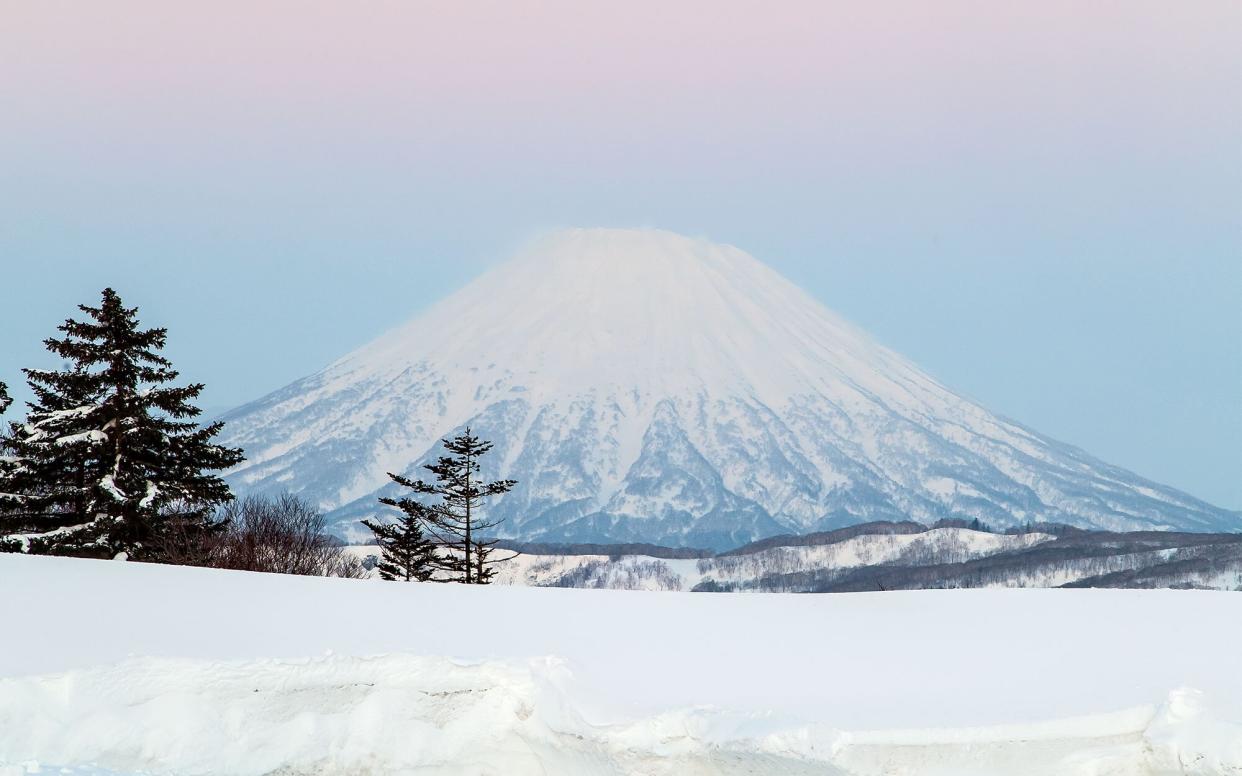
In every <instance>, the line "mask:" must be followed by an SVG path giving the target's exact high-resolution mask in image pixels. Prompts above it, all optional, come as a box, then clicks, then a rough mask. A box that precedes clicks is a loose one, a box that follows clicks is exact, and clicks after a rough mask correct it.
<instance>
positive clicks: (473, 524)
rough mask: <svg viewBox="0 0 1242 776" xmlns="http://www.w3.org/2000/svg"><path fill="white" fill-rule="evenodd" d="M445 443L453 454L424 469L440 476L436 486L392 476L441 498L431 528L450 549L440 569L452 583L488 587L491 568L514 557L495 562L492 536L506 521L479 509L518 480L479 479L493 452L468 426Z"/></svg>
mask: <svg viewBox="0 0 1242 776" xmlns="http://www.w3.org/2000/svg"><path fill="white" fill-rule="evenodd" d="M442 442H443V444H444V449H445V451H446V452H447V453H449V454H448V455H445V456H441V457H440V458H439V460H437V461H436V462H435V463H432V464H426V465H425V466H424V467H423V468H424V469H426V470H427V471H429V472H431V473H432V474H434V475H435V481H434V482H430V483H429V482H424V481H423V480H411V479H408V478H406V477H402V476H400V475H396V474H392V473H391V472H390V473H389V475H388V476H389V477H391V478H392V480H393V482H396V483H397V484H399V485H402V486H404V487H406V488H410V489H412V490H413V491H414V492H415V493H419V494H422V495H427V496H435V497H436V498H437V500H436V501H435V502H433V503H431V504H428V505H427V506H428V507H429V509H430V510H431V513H432V515H433V519H432V520H431V521H430V522H429V523H427V526H428V529H429V531H430V533H431V534H432V536H433V537H434V538H435V540H436V544H437V545H438V546H440V547H442V548H444V549H446V550H448V552H446V553H444V554H442V555H441V556H440V566H441V568H443V569H444V570H445V571H447V572H448V577H449V579H451V580H454V581H458V582H465V583H466V584H486V583H487V582H489V581H490V580H491V578H492V576H493V574H494V571H493V570H492V569H491V568H490V567H491V566H492V565H494V564H496V563H500V562H503V561H505V560H509V558H508V557H506V558H502V559H497V560H491V559H490V555H491V553H492V548H493V547H494V546H495V544H496V539H495V537H494V536H493V534H492V533H491V532H492V529H494V528H495V527H496V526H498V525H500V523H501V521H500V520H495V521H490V520H485V519H483V518H482V517H481V516H480V514H479V510H480V508H481V507H482V506H483V501H484V499H486V498H489V497H491V496H499V495H500V494H502V493H507V492H509V491H510V490H512V489H513V486H514V485H516V484H517V481H516V480H496V481H494V482H486V481H483V480H481V479H480V478H479V471H480V466H479V459H480V458H482V457H483V456H484V455H486V454H487V453H488V451H490V450H491V449H492V443H491V442H487V441H484V440H482V439H480V438H479V437H477V436H475V435H474V434H472V433H470V429H469V427H467V428H466V430H465V432H463V433H461V434H459V435H457V436H455V437H453V438H452V439H445V440H442ZM510 557H512V556H510Z"/></svg>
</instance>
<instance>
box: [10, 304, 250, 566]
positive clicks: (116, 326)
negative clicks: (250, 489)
mask: <svg viewBox="0 0 1242 776" xmlns="http://www.w3.org/2000/svg"><path fill="white" fill-rule="evenodd" d="M79 309H80V310H81V311H82V312H84V313H85V314H86V320H84V321H78V320H74V319H72V318H70V319H69V320H67V321H65V323H64V324H62V325H61V326H59V327H58V328H59V330H60V331H61V332H62V333H63V335H64V336H62V337H59V338H57V337H53V338H49V339H47V340H45V341H44V344H45V345H46V346H47V348H48V350H50V351H51V352H52V353H54V354H56V355H58V356H60V357H61V358H63V359H65V360H66V361H67V362H68V366H67V367H66V368H65V369H63V370H41V369H26V370H23V371H24V372H25V373H26V378H27V382H28V383H29V384H30V388H31V390H32V391H33V392H34V394H35V400H34V401H33V402H31V404H30V412H29V413H28V414H27V418H26V422H25V423H23V424H13V425H12V426H11V428H10V433H9V435H8V437H7V438H6V439H5V440H4V446H5V448H6V451H7V452H8V454H9V458H10V460H11V461H12V465H11V466H10V467H9V470H8V471H7V472H5V473H3V477H4V481H3V482H2V483H0V492H4V493H8V494H11V495H10V496H8V497H7V498H8V499H9V502H10V504H11V505H15V506H16V511H17V513H18V515H19V517H18V518H17V519H18V520H20V521H21V522H22V523H23V524H24V528H25V529H26V530H27V531H28V532H29V533H31V534H34V535H33V536H31V537H30V538H29V539H28V547H29V549H30V551H32V552H45V553H52V554H66V555H86V556H96V557H118V556H121V557H133V556H142V555H144V554H145V555H148V556H150V555H151V554H152V545H153V543H155V542H156V541H157V540H158V539H159V538H160V533H161V530H162V528H163V527H164V526H165V525H166V524H167V522H168V521H169V520H170V519H174V518H175V519H177V520H178V521H179V522H180V525H181V526H182V529H183V530H184V526H185V524H186V522H187V521H189V522H190V523H193V522H195V521H201V522H202V523H203V524H204V525H207V524H208V523H209V520H210V514H211V512H212V510H213V509H214V508H215V507H216V506H218V505H219V504H221V503H223V502H225V501H228V500H230V499H231V498H232V494H231V493H230V492H229V489H228V486H227V485H226V484H225V483H224V481H223V480H222V479H220V478H219V477H218V476H216V475H215V474H213V473H212V472H214V471H217V470H221V469H225V468H228V467H230V466H233V465H235V464H237V463H239V462H241V461H242V460H243V459H242V452H241V450H239V449H234V448H228V447H223V446H220V445H217V444H214V443H213V441H212V440H213V438H214V437H215V436H216V435H217V434H218V433H219V432H220V429H221V428H222V427H223V424H222V423H219V422H216V423H212V424H210V425H207V426H200V425H199V424H198V423H197V422H195V421H194V420H193V419H194V418H196V417H197V416H198V415H199V414H200V410H199V409H198V408H197V407H196V406H194V404H193V403H192V402H193V401H194V400H195V399H197V398H198V395H199V394H200V393H201V392H202V390H203V385H202V384H201V383H195V384H191V385H186V386H182V387H176V386H171V385H169V383H172V382H173V381H175V380H176V379H177V376H178V373H177V371H176V370H174V369H173V368H172V364H171V363H170V362H169V361H168V359H166V358H164V357H163V356H162V355H160V354H159V351H160V350H162V349H163V347H164V345H165V342H166V340H167V334H168V332H167V330H166V329H163V328H155V329H142V328H140V326H139V323H138V317H137V312H138V308H136V307H133V308H127V307H125V306H124V304H122V302H121V299H120V297H119V296H117V294H116V292H115V291H113V290H112V289H110V288H108V289H104V291H103V295H102V301H101V303H100V305H99V307H89V306H87V305H79ZM122 553H124V556H122V555H121V554H122Z"/></svg>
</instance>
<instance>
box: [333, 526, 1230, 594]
mask: <svg viewBox="0 0 1242 776" xmlns="http://www.w3.org/2000/svg"><path fill="white" fill-rule="evenodd" d="M856 531H857V532H858V533H855V532H856ZM838 534H840V536H838ZM783 541H784V542H786V543H783V544H779V545H774V546H770V547H767V546H750V547H743V548H740V549H738V550H735V551H732V552H726V553H722V554H719V555H716V556H715V557H711V556H707V557H669V556H670V555H671V554H675V553H668V552H660V553H659V554H658V555H652V554H644V553H643V552H641V551H636V550H626V549H624V548H623V547H621V546H614V547H612V548H609V547H608V546H606V545H605V546H597V545H584V546H583V547H584V549H581V550H580V549H577V548H574V547H562V548H559V549H558V548H557V547H556V546H555V545H546V546H540V545H534V546H527V547H526V548H525V549H523V550H522V551H521V553H520V554H517V555H512V556H511V557H510V559H509V560H508V561H506V562H504V563H501V564H500V565H498V566H497V567H496V572H497V573H496V579H495V582H496V583H498V584H502V585H528V586H532V587H578V588H588V589H605V590H665V591H701V592H734V591H737V592H766V593H771V592H777V593H824V592H868V591H881V590H926V589H944V588H988V587H992V588H999V587H1067V586H1068V587H1134V588H1180V589H1202V590H1238V591H1242V534H1204V533H1176V532H1168V531H1147V532H1137V533H1132V534H1124V533H1122V534H1118V533H1105V532H1083V531H1077V530H1075V531H1068V532H1064V533H1061V534H1059V535H1054V534H1050V533H1043V532H1040V531H1031V532H1029V533H1021V534H994V533H989V532H986V531H975V530H970V529H968V528H954V527H945V528H931V529H923V528H922V527H918V526H916V524H913V523H898V524H864V525H861V526H856V527H854V528H851V529H838V530H837V531H833V532H829V533H827V534H810V535H807V536H804V537H798V538H797V539H796V540H794V539H791V538H790V537H784V539H783ZM346 551H347V552H349V553H350V554H351V555H354V556H355V557H357V558H359V559H360V560H362V561H363V562H364V564H365V565H367V566H368V567H369V568H371V569H372V571H371V574H372V576H375V575H377V574H378V572H375V571H374V563H375V562H376V558H378V556H379V553H380V550H379V548H378V547H376V546H374V545H370V546H368V545H357V546H352V547H348V548H347V550H346ZM653 551H654V550H653Z"/></svg>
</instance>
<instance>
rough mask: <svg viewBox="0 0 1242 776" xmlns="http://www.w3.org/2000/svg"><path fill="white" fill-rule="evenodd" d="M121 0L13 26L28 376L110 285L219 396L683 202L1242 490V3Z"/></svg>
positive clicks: (10, 260) (55, 10)
mask: <svg viewBox="0 0 1242 776" xmlns="http://www.w3.org/2000/svg"><path fill="white" fill-rule="evenodd" d="M123 5H126V6H133V8H132V10H133V11H134V13H132V14H130V15H128V16H127V15H126V14H123V13H120V12H118V11H116V6H112V7H111V10H109V11H108V12H106V13H105V12H104V11H100V10H97V9H85V8H83V7H82V6H81V4H64V5H62V4H59V3H54V2H48V3H30V4H28V5H18V6H17V8H18V9H19V10H17V12H16V13H14V14H10V18H9V19H8V20H7V21H6V23H5V24H4V25H3V26H2V27H0V97H3V99H4V103H5V104H6V105H7V106H9V107H8V109H6V113H7V115H6V118H5V120H4V127H3V128H2V129H0V133H2V134H0V137H2V138H3V143H0V286H2V287H3V297H2V298H3V299H4V302H3V305H2V306H0V380H4V381H6V382H8V383H9V384H10V385H11V386H12V387H14V388H17V389H18V390H17V391H16V393H17V395H18V397H19V398H25V397H26V395H27V394H26V393H25V392H24V390H22V388H21V386H20V385H16V386H15V385H13V384H14V383H17V382H19V377H20V372H19V368H20V367H21V366H26V365H35V364H47V363H48V362H47V359H46V357H45V356H44V355H43V353H42V351H41V348H40V346H39V340H41V339H42V338H43V337H46V336H48V335H49V334H51V333H52V331H53V329H54V327H55V325H56V324H57V323H58V322H59V321H60V320H62V319H63V318H64V317H66V316H67V315H69V314H70V313H71V312H72V311H73V306H74V304H76V303H77V302H79V301H93V300H94V299H96V298H97V294H98V292H99V290H100V289H101V288H102V287H103V286H105V285H113V286H114V287H116V288H117V289H118V290H119V291H120V292H121V293H122V295H123V296H124V298H125V299H127V300H128V301H129V302H131V303H134V304H138V305H140V306H141V307H142V309H143V314H144V319H145V320H146V321H147V322H149V323H151V324H159V325H166V326H168V327H169V328H170V330H171V335H170V336H171V345H170V352H171V354H172V356H173V357H174V358H175V359H176V361H177V364H178V366H179V367H181V368H182V370H183V372H184V373H185V375H186V376H187V377H188V378H192V379H195V380H203V381H205V382H207V383H208V386H209V390H208V394H207V402H206V403H207V404H208V405H210V406H211V407H213V408H223V407H226V406H229V405H233V404H236V403H241V402H244V401H246V400H249V399H252V398H256V397H258V396H259V395H262V394H263V393H265V392H267V391H270V390H272V389H275V388H278V387H280V386H281V385H283V384H285V383H287V382H289V381H291V380H293V379H295V378H297V377H299V376H302V375H304V374H307V373H309V372H312V371H314V370H316V369H318V368H319V367H321V366H323V365H325V364H326V363H328V362H329V361H331V360H333V359H334V358H336V357H337V356H339V355H342V354H343V353H345V352H346V351H348V350H350V349H351V348H353V347H355V346H357V345H359V344H361V343H363V342H365V341H366V340H368V339H370V338H371V337H372V336H374V335H376V334H378V333H380V332H381V331H383V330H384V329H386V328H388V327H390V326H392V325H394V324H396V323H398V322H400V321H402V320H404V319H406V318H407V317H409V316H410V315H411V314H412V313H414V312H417V311H418V310H419V309H421V308H422V307H424V306H425V305H427V304H428V303H429V302H431V301H434V300H435V299H437V298H439V297H440V296H442V295H443V294H444V293H446V292H447V291H449V290H451V289H453V288H455V287H457V286H459V285H461V284H463V283H465V282H467V281H468V280H469V279H470V278H471V277H473V276H474V275H475V274H477V272H478V271H480V269H482V268H483V267H484V266H486V265H487V264H488V263H490V262H492V261H494V260H496V259H499V258H501V257H503V256H504V255H505V254H507V253H508V252H509V251H510V250H511V249H512V248H514V247H515V246H517V245H518V244H520V243H521V242H522V241H523V240H525V239H526V238H527V237H528V236H529V235H531V234H533V233H535V232H537V231H539V230H541V229H545V228H549V227H555V226H565V225H575V226H576V225H582V226H591V225H612V226H627V225H643V226H658V227H663V228H667V229H672V230H676V231H681V232H686V233H690V234H695V235H703V236H707V237H709V238H711V239H713V240H717V241H722V242H731V243H734V244H736V245H738V246H740V247H742V248H743V249H745V250H747V251H749V252H751V253H752V254H754V255H755V256H757V257H758V258H760V259H762V260H764V261H766V262H768V263H769V264H771V265H772V266H774V267H775V268H776V269H778V270H779V271H781V272H782V273H784V274H786V275H787V276H788V277H790V278H791V279H793V280H794V281H796V282H798V283H799V284H801V285H802V286H804V287H805V288H806V289H807V290H808V291H810V292H811V293H812V294H813V295H814V296H816V297H817V298H819V299H820V300H822V301H823V302H825V303H826V304H828V305H829V306H830V307H833V308H835V309H836V310H838V311H840V312H841V313H843V314H845V315H846V316H847V317H849V318H851V319H853V320H854V321H856V322H857V323H859V324H860V325H862V326H863V327H864V328H866V329H868V330H869V331H871V332H872V333H873V334H874V335H876V337H878V338H879V339H880V340H881V341H883V342H885V343H886V344H888V345H890V346H892V347H893V348H895V349H897V350H898V351H900V352H902V353H904V354H906V355H908V356H910V357H911V358H912V359H914V360H915V361H916V362H917V363H919V364H921V365H922V366H923V367H924V368H926V369H927V370H928V371H930V372H931V373H932V374H934V375H936V376H937V377H938V378H940V379H941V380H942V381H944V382H945V383H946V384H948V385H949V386H951V387H953V388H955V389H957V390H959V391H961V392H964V393H967V394H969V395H971V396H973V397H975V398H977V399H979V400H980V401H981V402H982V403H983V404H985V405H986V406H988V407H989V408H991V409H993V410H995V411H997V412H1000V413H1002V414H1004V415H1007V416H1010V417H1012V418H1015V419H1016V420H1018V421H1020V422H1022V423H1024V424H1026V425H1029V426H1031V427H1033V428H1035V429H1037V430H1039V431H1042V432H1044V433H1046V434H1049V435H1051V436H1053V437H1056V438H1059V439H1062V440H1064V441H1068V442H1071V443H1074V444H1077V445H1080V446H1082V447H1084V448H1085V449H1086V450H1088V451H1089V452H1091V453H1093V454H1095V455H1097V456H1099V457H1101V458H1103V459H1105V460H1107V461H1109V462H1112V463H1116V464H1119V465H1122V466H1125V467H1127V468H1130V469H1133V470H1135V471H1136V472H1138V473H1140V474H1142V475H1145V476H1148V477H1151V478H1153V479H1156V480H1159V481H1162V482H1166V483H1169V484H1171V485H1174V486H1177V487H1181V488H1183V489H1186V490H1187V491H1189V492H1191V493H1193V494H1194V495H1197V496H1199V497H1201V498H1205V499H1207V500H1209V501H1212V502H1214V503H1217V504H1219V505H1222V506H1226V507H1232V508H1235V509H1236V508H1240V507H1242V476H1240V475H1242V312H1240V310H1242V146H1240V143H1239V138H1242V51H1240V49H1239V47H1238V46H1237V40H1238V39H1239V37H1240V36H1242V6H1238V5H1237V4H1236V3H1233V2H1219V3H1217V2H1202V3H1191V4H1179V6H1178V7H1176V8H1175V7H1172V5H1171V4H1167V3H1150V4H1149V3H1140V2H1133V3H1116V4H1110V3H1103V4H1098V5H1093V6H1092V10H1091V11H1090V13H1089V14H1084V13H1083V12H1082V11H1081V10H1079V9H1078V7H1077V4H1073V3H1064V4H1059V3H1039V4H1035V3H1031V4H1027V5H1026V6H1025V7H1023V8H1021V9H1019V10H1015V9H1014V7H1013V6H1010V5H1008V4H1006V5H1005V7H1004V8H1002V7H1000V6H999V5H997V4H976V3H971V2H968V1H967V0H960V2H948V3H944V4H936V11H935V12H934V13H932V12H928V11H926V10H925V9H926V8H927V6H922V5H920V4H915V3H911V4H904V5H903V4H898V6H899V7H900V8H902V9H904V10H905V11H906V12H908V13H907V15H903V14H902V13H896V12H894V11H892V10H891V9H890V10H888V11H883V10H869V9H865V8H864V6H865V5H869V4H861V3H857V4H853V5H845V4H837V5H832V4H815V5H813V6H812V5H808V6H804V7H802V11H803V12H804V13H793V12H792V11H790V12H786V13H785V15H784V16H773V15H772V14H771V13H770V12H763V11H761V6H759V5H749V4H724V5H720V4H707V5H704V4H686V5H685V7H684V9H681V10H680V11H679V10H678V8H679V6H677V5H676V4H674V5H673V6H668V5H667V4H663V5H651V6H644V5H642V4H640V5H638V6H635V7H636V8H638V9H640V10H643V11H644V12H645V14H646V15H644V14H638V16H640V17H642V18H639V19H638V21H634V20H633V19H629V18H628V17H627V18H626V19H620V18H612V17H609V18H605V19H584V18H581V17H580V16H575V15H574V13H575V12H574V10H573V9H574V8H575V7H576V6H575V5H574V4H565V5H562V6H559V7H555V6H557V3H547V4H544V5H541V6H538V8H539V9H540V10H539V11H538V12H536V11H533V10H532V12H531V13H530V14H529V15H528V16H526V17H523V18H521V19H516V20H515V19H503V20H498V19H494V18H493V15H489V13H490V11H495V12H496V13H500V11H499V10H498V9H500V8H502V6H491V7H490V11H489V12H488V13H484V12H483V11H478V13H477V14H476V16H477V18H476V17H470V18H465V19H453V20H450V21H451V22H452V23H451V24H450V21H445V20H446V19H448V17H450V16H451V15H452V13H453V12H451V11H450V10H448V9H449V6H441V7H439V8H433V7H431V6H428V5H424V4H417V3H415V4H408V5H406V4H397V5H393V4H374V5H372V4H363V5H359V6H355V7H352V8H350V9H346V7H345V6H337V5H325V6H322V7H320V6H309V5H307V6H300V5H297V4H294V5H288V6H286V5H283V4H281V3H272V4H271V5H265V6H264V7H263V8H264V10H263V11H262V12H254V11H248V12H247V13H249V14H250V15H251V17H254V18H245V19H243V21H245V24H240V23H239V21H238V18H236V17H238V16H239V15H240V14H241V13H242V9H243V8H246V7H247V6H242V5H238V6H236V7H233V8H232V9H231V13H223V12H221V13H218V14H216V15H213V16H211V17H202V16H197V17H189V16H186V13H187V12H185V11H171V10H167V11H161V10H160V8H161V6H160V5H159V4H144V3H138V2H134V3H126V4H123ZM225 7H226V8H227V7H228V6H227V4H226V5H225ZM311 7H314V8H315V9H316V10H315V12H314V13H310V12H306V11H303V10H300V9H303V8H311ZM670 7H671V8H673V9H674V10H672V11H669V10H667V8H670ZM480 8H482V6H480ZM656 8H664V9H666V10H662V11H659V12H658V13H657V12H656V10H654V9H656ZM713 8H715V9H720V8H727V9H728V11H727V12H721V11H718V10H711V9H713ZM919 9H924V10H919ZM475 10H478V9H475ZM485 10H486V9H485ZM139 11H141V13H139ZM160 13H166V14H181V15H180V16H177V17H176V18H170V17H161V16H160V15H159V14H160ZM204 13H206V12H204ZM255 13H259V16H257V17H255V16H254V14H255ZM599 13H604V12H599ZM920 13H921V14H922V15H923V16H922V18H909V17H916V16H919V14H920ZM83 14H95V16H93V17H91V16H83ZM263 14H266V16H264V15H263ZM705 14H717V15H716V16H712V15H706V16H705ZM411 15H413V17H416V18H413V17H411ZM655 17H658V18H655ZM726 17H727V18H726ZM481 20H482V21H481ZM759 22H762V23H759ZM436 24H440V25H442V26H443V27H444V29H442V30H439V31H438V33H434V32H426V31H425V30H426V29H427V28H428V27H429V26H430V27H432V28H434V27H435V25H436ZM403 25H405V26H404V27H403ZM415 28H417V29H419V30H424V33H423V35H424V37H426V38H427V39H428V41H430V42H428V41H424V43H426V45H423V46H417V45H414V43H412V42H411V41H409V40H408V39H407V38H406V37H404V35H403V33H402V31H403V30H406V29H415ZM653 31H659V34H657V33H656V32H653ZM455 36H456V37H455ZM432 38H434V39H435V40H434V41H431V39H432ZM463 52H464V53H463ZM450 57H456V58H458V59H460V61H452V62H449V63H448V64H446V65H444V67H443V69H442V70H437V69H436V65H437V63H444V62H445V61H446V59H447V58H450Z"/></svg>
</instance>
